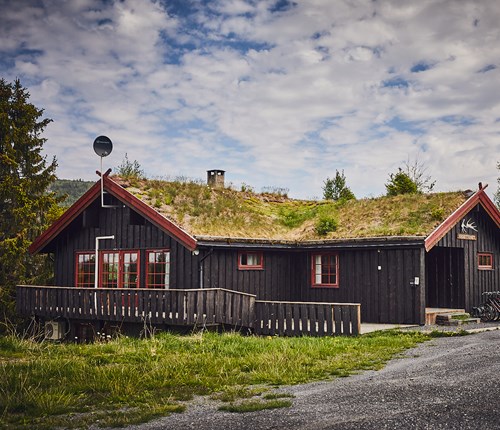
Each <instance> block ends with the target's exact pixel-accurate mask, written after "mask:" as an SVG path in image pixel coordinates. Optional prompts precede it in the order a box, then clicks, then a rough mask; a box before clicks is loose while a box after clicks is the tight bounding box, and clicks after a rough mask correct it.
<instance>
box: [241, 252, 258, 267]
mask: <svg viewBox="0 0 500 430" xmlns="http://www.w3.org/2000/svg"><path fill="white" fill-rule="evenodd" d="M263 268H264V256H263V254H262V252H240V253H239V254H238V269H239V270H261V269H263Z"/></svg>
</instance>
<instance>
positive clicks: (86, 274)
mask: <svg viewBox="0 0 500 430" xmlns="http://www.w3.org/2000/svg"><path fill="white" fill-rule="evenodd" d="M80 257H81V258H80ZM85 257H88V260H84V258H85ZM94 260H95V252H77V253H76V256H75V285H76V286H77V287H80V288H93V287H94V284H95V261H94ZM80 265H81V266H82V268H83V269H84V270H83V271H82V270H80Z"/></svg>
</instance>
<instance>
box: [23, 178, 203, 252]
mask: <svg viewBox="0 0 500 430" xmlns="http://www.w3.org/2000/svg"><path fill="white" fill-rule="evenodd" d="M109 172H110V171H108V172H106V173H105V174H104V175H103V179H104V182H103V188H104V189H105V190H106V191H107V192H108V193H110V194H111V195H113V196H114V197H116V198H117V199H118V200H120V201H121V202H123V203H125V204H127V205H129V206H130V207H132V208H133V209H134V210H135V211H137V212H138V213H139V214H141V215H142V216H143V217H144V218H146V219H147V220H148V221H150V222H151V223H152V224H154V225H155V226H156V227H158V228H159V229H161V230H163V231H165V232H168V233H170V234H171V235H172V236H173V237H174V238H175V239H176V240H178V241H179V242H180V243H181V244H182V245H184V246H185V247H186V248H188V249H189V250H190V251H194V250H195V249H196V245H197V243H196V239H194V238H193V237H192V236H191V235H189V234H188V233H187V232H185V231H184V230H182V229H181V228H180V227H179V226H177V225H175V224H174V223H173V222H172V221H170V220H169V219H167V218H165V217H164V216H163V215H161V214H160V213H158V212H157V211H155V210H154V209H153V208H152V207H150V206H149V205H147V204H146V203H144V202H142V201H141V200H139V199H138V198H137V197H135V196H134V195H133V194H131V193H129V192H128V191H127V190H126V189H125V188H123V187H121V186H120V185H118V184H117V183H116V182H114V181H113V180H112V179H110V178H109V177H108V174H109ZM100 192H101V180H99V181H97V182H96V183H95V184H94V185H92V187H91V188H90V189H89V190H88V191H87V192H86V193H85V194H84V195H83V196H82V197H80V198H79V199H78V200H77V201H76V202H75V203H74V204H73V205H72V206H71V207H70V208H69V209H68V210H67V211H66V212H64V214H62V215H61V217H59V219H57V220H56V221H55V222H54V223H53V224H52V225H51V226H50V227H49V228H48V229H47V230H45V231H44V232H43V233H42V234H41V235H40V236H38V237H37V238H36V239H35V241H34V242H33V243H32V244H31V246H30V247H29V252H30V253H31V254H36V253H37V252H40V251H42V250H43V249H44V248H45V247H46V246H47V245H48V244H49V243H50V242H51V241H52V240H53V239H55V237H56V236H57V235H58V234H60V233H61V232H62V231H63V230H64V229H65V228H66V227H67V226H68V225H69V224H70V223H71V222H72V221H73V220H74V219H75V218H76V217H77V216H78V215H79V214H81V213H82V212H83V211H84V210H85V209H86V208H87V207H88V206H89V205H90V204H91V203H92V202H93V201H94V200H95V199H96V198H98V197H99V196H100Z"/></svg>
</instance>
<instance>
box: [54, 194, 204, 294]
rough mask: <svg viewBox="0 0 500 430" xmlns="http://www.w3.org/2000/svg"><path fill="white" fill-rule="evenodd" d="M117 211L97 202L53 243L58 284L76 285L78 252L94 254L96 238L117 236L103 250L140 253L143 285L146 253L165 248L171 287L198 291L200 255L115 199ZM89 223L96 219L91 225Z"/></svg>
mask: <svg viewBox="0 0 500 430" xmlns="http://www.w3.org/2000/svg"><path fill="white" fill-rule="evenodd" d="M112 204H116V205H119V207H116V208H111V209H110V208H105V209H103V208H100V201H98V200H96V201H95V202H94V203H92V204H91V205H90V206H89V207H88V208H87V209H86V210H85V211H84V212H83V213H82V214H80V215H79V216H78V217H77V218H76V219H75V220H74V221H73V222H72V223H71V224H70V225H69V226H68V227H67V228H66V229H65V230H64V231H63V232H61V234H59V235H58V237H57V238H56V239H55V241H54V242H55V243H54V257H55V284H56V285H59V286H66V287H69V286H74V285H75V253H76V252H78V251H93V250H94V249H95V238H96V236H108V235H114V236H115V240H106V241H101V242H100V243H99V248H100V249H103V250H104V249H134V250H140V251H144V252H141V261H140V271H141V285H144V284H145V275H146V270H145V268H146V252H145V251H146V250H147V249H159V248H165V249H169V250H170V260H171V265H170V287H171V288H198V287H199V276H198V261H199V256H194V255H192V253H191V252H190V251H189V250H188V249H187V248H185V247H184V246H182V245H181V244H179V242H177V241H176V240H174V239H172V237H171V236H169V235H168V234H166V233H165V232H163V231H162V230H160V229H158V228H157V227H156V226H154V225H153V224H151V223H150V222H148V221H147V220H144V219H142V220H140V219H139V218H138V215H137V214H136V213H134V212H133V211H132V210H131V209H129V208H128V207H126V206H124V205H123V204H121V203H119V202H118V201H117V200H115V199H113V201H112ZM89 220H94V221H93V222H90V221H89Z"/></svg>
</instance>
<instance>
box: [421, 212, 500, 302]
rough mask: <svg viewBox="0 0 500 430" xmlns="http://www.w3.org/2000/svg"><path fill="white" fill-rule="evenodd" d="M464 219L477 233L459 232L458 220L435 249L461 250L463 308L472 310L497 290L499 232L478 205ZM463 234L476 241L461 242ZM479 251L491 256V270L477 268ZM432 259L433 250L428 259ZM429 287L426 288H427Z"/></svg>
mask: <svg viewBox="0 0 500 430" xmlns="http://www.w3.org/2000/svg"><path fill="white" fill-rule="evenodd" d="M463 220H464V221H465V222H466V223H467V222H469V223H474V225H475V227H476V229H477V232H476V231H474V230H472V229H466V231H465V232H462V220H460V221H459V222H458V223H457V224H456V225H455V226H454V227H453V228H452V229H451V230H450V231H449V232H448V233H447V234H446V235H445V236H444V237H443V238H442V239H441V240H440V241H439V242H438V243H437V244H436V247H439V248H459V249H461V250H462V251H461V252H462V253H463V261H461V262H460V264H461V267H462V269H461V270H463V272H464V307H465V309H466V310H467V311H471V309H472V307H474V306H477V305H478V304H480V303H481V302H482V297H481V294H482V293H483V292H485V291H497V290H500V229H499V228H498V227H497V226H496V224H495V223H494V222H493V220H492V219H491V218H490V217H489V216H488V214H487V213H486V211H485V210H484V209H483V207H482V206H481V205H479V204H478V205H477V206H476V207H475V208H474V209H472V210H471V211H470V212H469V213H468V214H467V215H466V216H465V217H464V218H463ZM464 233H465V234H468V235H471V236H473V237H475V239H476V240H467V239H463V238H462V239H461V237H464V236H460V235H462V234H464ZM481 252H486V253H491V254H493V270H479V269H478V253H481ZM431 256H432V250H431V252H430V253H429V256H428V259H429V258H431ZM443 270H446V268H443ZM432 287H433V286H432V285H429V288H432ZM436 288H437V287H436Z"/></svg>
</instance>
